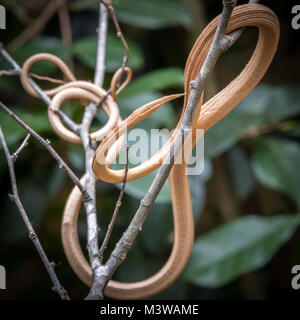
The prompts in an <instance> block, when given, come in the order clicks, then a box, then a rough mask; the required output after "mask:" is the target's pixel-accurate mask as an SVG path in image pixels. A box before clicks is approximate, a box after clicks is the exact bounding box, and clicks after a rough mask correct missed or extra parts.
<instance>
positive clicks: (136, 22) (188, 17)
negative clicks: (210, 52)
mask: <svg viewBox="0 0 300 320" xmlns="http://www.w3.org/2000/svg"><path fill="white" fill-rule="evenodd" d="M114 7H115V10H116V14H117V17H118V19H119V21H121V22H123V23H127V24H129V25H132V26H136V27H142V28H146V29H158V28H164V27H169V26H176V25H183V26H186V27H189V26H190V25H191V23H192V19H193V17H192V10H191V8H190V7H189V6H188V5H187V4H186V3H184V1H181V0H164V1H160V0H151V1H148V0H138V1H134V0H117V1H114ZM71 9H72V10H76V11H79V10H84V9H92V10H98V3H97V2H96V1H93V0H83V1H82V0H80V1H76V2H72V3H71Z"/></svg>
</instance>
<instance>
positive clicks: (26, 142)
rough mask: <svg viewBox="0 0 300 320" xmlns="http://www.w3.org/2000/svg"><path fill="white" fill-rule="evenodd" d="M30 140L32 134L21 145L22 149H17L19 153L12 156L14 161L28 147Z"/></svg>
mask: <svg viewBox="0 0 300 320" xmlns="http://www.w3.org/2000/svg"><path fill="white" fill-rule="evenodd" d="M29 138H30V133H28V135H27V136H26V138H25V139H24V141H23V142H22V143H21V145H20V147H19V148H18V149H17V151H16V152H15V153H14V154H13V155H12V156H11V158H12V161H14V162H15V161H16V160H17V159H18V157H19V155H20V153H21V152H22V151H23V150H24V149H25V148H26V147H27V146H28V139H29Z"/></svg>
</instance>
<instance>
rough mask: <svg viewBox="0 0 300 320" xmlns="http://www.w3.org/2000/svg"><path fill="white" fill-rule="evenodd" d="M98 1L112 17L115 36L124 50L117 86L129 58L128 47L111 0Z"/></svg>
mask: <svg viewBox="0 0 300 320" xmlns="http://www.w3.org/2000/svg"><path fill="white" fill-rule="evenodd" d="M100 3H103V4H104V6H105V7H106V8H107V10H108V12H109V14H110V16H111V18H112V21H113V23H114V26H115V29H116V34H117V37H118V38H120V40H121V42H122V44H123V47H124V51H125V55H124V57H123V63H122V66H121V69H122V72H120V75H119V77H118V79H117V86H118V85H119V84H120V82H121V79H122V76H123V74H124V69H125V67H126V66H127V64H128V59H129V48H128V45H127V42H126V40H125V37H124V35H123V33H122V30H121V28H120V25H119V22H118V19H117V17H116V14H115V9H114V7H113V6H112V4H111V3H112V1H107V0H106V1H104V0H100Z"/></svg>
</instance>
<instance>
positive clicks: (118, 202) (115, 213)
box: [99, 144, 129, 261]
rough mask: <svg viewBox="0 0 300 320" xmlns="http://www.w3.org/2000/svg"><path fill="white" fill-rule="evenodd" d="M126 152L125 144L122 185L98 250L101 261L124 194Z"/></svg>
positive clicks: (126, 167) (127, 147)
mask: <svg viewBox="0 0 300 320" xmlns="http://www.w3.org/2000/svg"><path fill="white" fill-rule="evenodd" d="M128 150H129V145H128V144H127V145H126V164H125V173H124V179H123V184H122V188H121V191H120V194H119V197H118V201H117V204H116V207H115V210H114V213H113V215H112V218H111V221H110V224H109V226H108V228H107V232H106V235H105V238H104V240H103V242H102V245H101V248H100V250H99V256H100V260H101V261H102V259H103V255H104V251H105V249H106V247H107V243H108V241H109V238H110V236H111V233H112V230H113V227H114V225H115V222H116V220H117V216H118V212H119V209H120V207H121V204H122V199H123V196H124V192H125V186H126V182H127V173H128Z"/></svg>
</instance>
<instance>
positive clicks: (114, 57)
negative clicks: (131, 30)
mask: <svg viewBox="0 0 300 320" xmlns="http://www.w3.org/2000/svg"><path fill="white" fill-rule="evenodd" d="M126 41H127V44H128V47H129V51H130V56H129V61H128V66H129V67H130V68H131V69H133V70H136V69H139V68H141V67H142V66H143V65H144V60H143V54H142V52H141V50H140V48H139V47H138V46H137V45H136V43H134V42H132V41H130V40H128V39H126ZM73 53H74V55H75V56H76V57H77V58H78V59H79V60H80V61H81V62H82V63H84V64H85V65H87V66H88V67H90V68H92V69H94V68H95V66H96V57H97V37H96V36H90V37H86V38H83V39H81V40H79V41H77V42H75V44H74V45H73ZM123 57H124V47H123V45H122V43H121V40H120V39H119V38H117V37H116V36H114V35H111V34H110V35H108V37H107V50H106V70H107V71H108V72H114V71H116V70H117V69H118V68H120V67H121V65H122V62H123Z"/></svg>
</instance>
